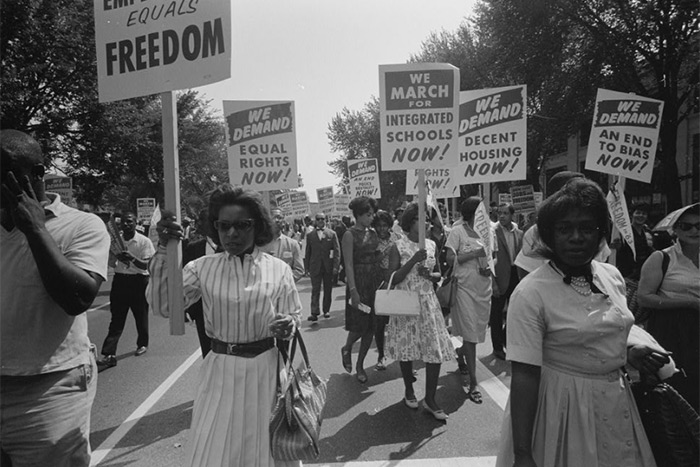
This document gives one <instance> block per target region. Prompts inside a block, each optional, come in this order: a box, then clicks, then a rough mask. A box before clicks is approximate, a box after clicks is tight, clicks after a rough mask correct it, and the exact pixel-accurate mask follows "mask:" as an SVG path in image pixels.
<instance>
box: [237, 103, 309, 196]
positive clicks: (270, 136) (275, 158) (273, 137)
mask: <svg viewBox="0 0 700 467" xmlns="http://www.w3.org/2000/svg"><path fill="white" fill-rule="evenodd" d="M224 118H225V120H226V125H225V126H226V148H227V150H228V171H229V180H230V182H231V183H232V184H234V185H240V186H242V187H244V188H249V189H252V190H260V191H265V190H273V189H274V190H280V189H284V188H297V187H298V185H299V182H298V179H297V149H296V137H295V127H296V124H295V121H294V102H292V101H224Z"/></svg>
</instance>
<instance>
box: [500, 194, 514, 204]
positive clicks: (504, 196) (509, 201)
mask: <svg viewBox="0 0 700 467" xmlns="http://www.w3.org/2000/svg"><path fill="white" fill-rule="evenodd" d="M504 203H507V204H513V197H512V196H511V195H510V193H499V194H498V205H499V206H500V205H501V204H504Z"/></svg>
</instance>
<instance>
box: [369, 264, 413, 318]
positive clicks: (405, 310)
mask: <svg viewBox="0 0 700 467" xmlns="http://www.w3.org/2000/svg"><path fill="white" fill-rule="evenodd" d="M394 274H396V271H394V272H393V273H392V274H391V277H390V278H389V284H388V285H387V288H386V289H382V288H381V286H380V288H379V290H377V292H376V294H375V296H374V312H375V313H376V314H377V315H382V316H419V315H420V296H419V295H418V292H417V291H413V290H396V289H392V288H391V285H392V284H393V283H394Z"/></svg>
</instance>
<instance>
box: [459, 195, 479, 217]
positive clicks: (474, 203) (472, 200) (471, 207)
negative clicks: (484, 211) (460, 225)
mask: <svg viewBox="0 0 700 467" xmlns="http://www.w3.org/2000/svg"><path fill="white" fill-rule="evenodd" d="M479 203H481V198H479V197H478V196H470V197H469V198H467V199H465V200H464V201H462V204H461V205H460V206H459V212H460V214H462V219H463V220H464V221H465V222H472V221H473V220H474V213H475V212H476V208H478V207H479Z"/></svg>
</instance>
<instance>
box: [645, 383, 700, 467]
mask: <svg viewBox="0 0 700 467" xmlns="http://www.w3.org/2000/svg"><path fill="white" fill-rule="evenodd" d="M632 393H633V394H634V400H635V402H636V403H637V409H638V410H639V415H640V416H641V419H642V424H643V425H644V431H645V432H646V435H647V438H648V439H649V444H650V445H651V450H652V452H653V453H654V459H655V460H656V465H657V467H697V466H698V459H699V458H700V457H699V456H700V417H698V414H697V412H695V410H694V409H693V408H692V407H691V406H690V404H688V402H686V400H685V399H683V397H682V396H681V395H680V394H678V392H677V391H676V390H675V389H673V387H672V386H671V385H669V384H666V383H664V382H658V383H654V382H646V381H645V382H639V383H634V384H632Z"/></svg>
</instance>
